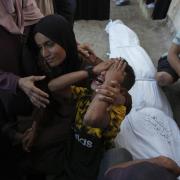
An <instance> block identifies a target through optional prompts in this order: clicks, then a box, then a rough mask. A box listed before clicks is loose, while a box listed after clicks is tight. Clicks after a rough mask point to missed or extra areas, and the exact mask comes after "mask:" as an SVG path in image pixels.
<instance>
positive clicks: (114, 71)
mask: <svg viewBox="0 0 180 180" xmlns="http://www.w3.org/2000/svg"><path fill="white" fill-rule="evenodd" d="M125 68H126V62H125V61H123V60H118V61H114V63H113V64H112V66H111V67H110V68H109V69H108V70H107V72H106V75H105V82H104V83H105V84H107V83H109V82H111V81H118V82H119V83H120V84H121V83H122V82H123V81H124V77H125V75H126V73H125Z"/></svg>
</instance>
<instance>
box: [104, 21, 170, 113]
mask: <svg viewBox="0 0 180 180" xmlns="http://www.w3.org/2000/svg"><path fill="white" fill-rule="evenodd" d="M106 31H107V32H108V33H109V43H110V58H115V57H123V58H124V59H126V60H127V61H128V63H129V64H130V65H131V66H132V68H133V69H134V72H135V75H136V83H135V85H134V86H133V88H132V89H131V90H130V94H131V95H132V101H133V107H135V108H138V109H139V108H143V107H155V108H158V109H160V110H162V111H163V112H165V113H166V114H167V115H168V116H170V117H172V110H171V107H170V105H169V103H168V101H167V98H166V97H165V95H164V93H163V92H162V90H161V89H160V88H159V87H158V85H157V83H156V81H155V72H156V69H155V67H154V65H153V63H152V61H151V59H150V57H149V56H148V54H147V53H146V51H145V50H144V49H143V48H142V47H141V46H140V44H139V39H138V37H137V35H136V34H135V33H134V32H133V31H132V30H131V29H129V28H128V27H127V26H126V25H124V24H123V23H122V22H121V21H119V20H116V21H114V22H109V24H108V25H107V27H106Z"/></svg>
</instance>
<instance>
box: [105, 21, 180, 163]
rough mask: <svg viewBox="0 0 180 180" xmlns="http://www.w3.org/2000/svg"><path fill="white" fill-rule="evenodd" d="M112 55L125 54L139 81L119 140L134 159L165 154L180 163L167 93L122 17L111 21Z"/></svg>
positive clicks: (176, 130)
mask: <svg viewBox="0 0 180 180" xmlns="http://www.w3.org/2000/svg"><path fill="white" fill-rule="evenodd" d="M106 31H107V33H109V43H110V58H115V57H123V58H125V59H126V60H127V62H128V63H129V64H130V65H131V66H132V68H133V69H134V72H135V75H136V82H135V85H134V86H133V88H132V89H131V90H130V94H131V95H132V101H133V108H132V110H131V112H130V113H129V115H127V116H126V118H125V120H124V121H123V122H122V124H121V127H120V128H121V131H120V133H119V134H118V136H117V138H116V142H117V143H118V144H119V145H120V146H122V147H124V148H126V149H128V150H129V151H130V152H131V153H132V155H133V158H134V159H144V158H151V157H155V156H159V155H165V156H167V157H170V158H172V159H173V160H175V161H176V162H177V163H178V165H180V131H179V128H178V126H177V125H176V123H175V121H174V120H173V119H172V111H171V108H170V105H169V103H168V101H167V98H166V96H165V95H164V93H163V92H162V91H161V89H160V88H159V87H158V85H157V83H156V81H155V72H156V69H155V67H154V65H153V63H152V61H151V59H150V57H149V56H148V54H147V53H146V51H145V50H144V49H143V48H142V47H141V46H140V43H139V39H138V37H137V35H136V34H135V33H134V32H133V31H132V30H131V29H130V28H128V27H127V26H126V25H124V24H123V23H122V22H121V21H120V20H116V21H114V22H110V23H109V24H108V25H107V27H106Z"/></svg>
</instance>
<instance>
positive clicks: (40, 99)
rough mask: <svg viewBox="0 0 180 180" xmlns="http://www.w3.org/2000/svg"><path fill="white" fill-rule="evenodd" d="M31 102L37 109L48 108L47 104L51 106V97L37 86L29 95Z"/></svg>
mask: <svg viewBox="0 0 180 180" xmlns="http://www.w3.org/2000/svg"><path fill="white" fill-rule="evenodd" d="M29 96H30V100H31V102H32V103H33V104H34V105H35V106H36V107H44V108H45V107H46V105H47V104H49V99H48V98H49V95H48V94H47V93H45V92H44V91H42V90H40V89H39V88H36V87H35V86H34V87H33V88H32V89H31V92H30V94H29Z"/></svg>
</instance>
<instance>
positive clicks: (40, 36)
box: [35, 32, 51, 44]
mask: <svg viewBox="0 0 180 180" xmlns="http://www.w3.org/2000/svg"><path fill="white" fill-rule="evenodd" d="M50 40H51V39H50V38H48V37H47V36H45V35H44V34H42V33H40V32H37V33H36V34H35V41H36V43H38V44H43V43H45V42H47V41H50Z"/></svg>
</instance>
